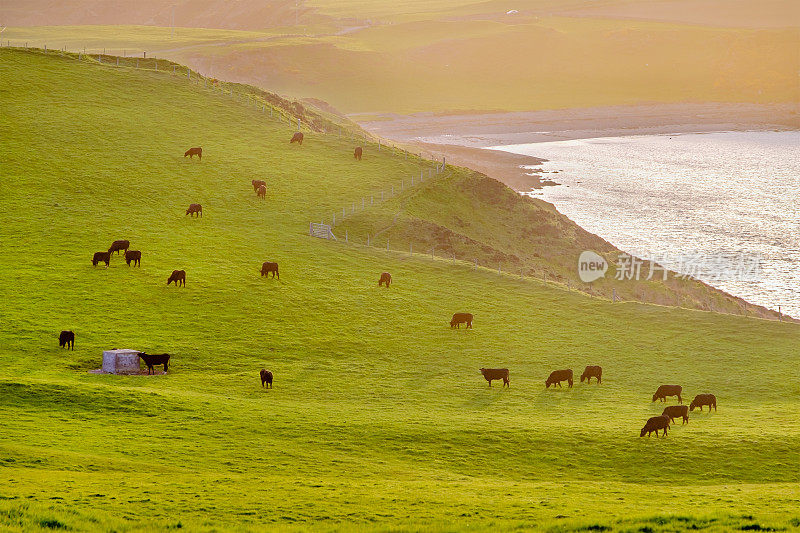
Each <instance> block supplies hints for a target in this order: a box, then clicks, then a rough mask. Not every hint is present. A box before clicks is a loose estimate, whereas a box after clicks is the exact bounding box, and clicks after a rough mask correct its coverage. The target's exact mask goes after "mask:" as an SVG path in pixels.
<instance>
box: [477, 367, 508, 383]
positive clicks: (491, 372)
mask: <svg viewBox="0 0 800 533" xmlns="http://www.w3.org/2000/svg"><path fill="white" fill-rule="evenodd" d="M481 374H483V377H484V379H486V381H488V382H489V386H490V387H491V386H492V380H494V379H502V380H503V387H509V388H510V387H511V385H509V382H508V369H507V368H481Z"/></svg>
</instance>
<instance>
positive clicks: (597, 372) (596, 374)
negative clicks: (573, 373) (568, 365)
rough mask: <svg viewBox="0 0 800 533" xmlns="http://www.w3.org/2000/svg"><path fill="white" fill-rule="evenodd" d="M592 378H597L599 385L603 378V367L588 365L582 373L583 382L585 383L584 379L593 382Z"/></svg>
mask: <svg viewBox="0 0 800 533" xmlns="http://www.w3.org/2000/svg"><path fill="white" fill-rule="evenodd" d="M592 378H597V384H598V385H599V384H600V383H601V382H602V380H603V369H602V368H601V367H599V366H587V367H586V369H585V370H584V371H583V374H581V383H583V380H584V379H585V380H586V383H591V382H592Z"/></svg>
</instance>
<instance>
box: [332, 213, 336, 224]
mask: <svg viewBox="0 0 800 533" xmlns="http://www.w3.org/2000/svg"><path fill="white" fill-rule="evenodd" d="M331 225H332V226H335V225H336V213H334V214H333V224H331Z"/></svg>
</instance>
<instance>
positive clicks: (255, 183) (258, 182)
mask: <svg viewBox="0 0 800 533" xmlns="http://www.w3.org/2000/svg"><path fill="white" fill-rule="evenodd" d="M250 183H252V184H253V192H258V188H259V187H261V186H262V185H263V186H264V187H266V186H267V182H266V181H264V180H252V181H251V182H250Z"/></svg>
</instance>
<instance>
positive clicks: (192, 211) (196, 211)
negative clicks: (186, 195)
mask: <svg viewBox="0 0 800 533" xmlns="http://www.w3.org/2000/svg"><path fill="white" fill-rule="evenodd" d="M186 214H187V215H191V216H195V215H197V216H198V217H201V216H203V206H202V205H200V204H189V209H187V210H186Z"/></svg>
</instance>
